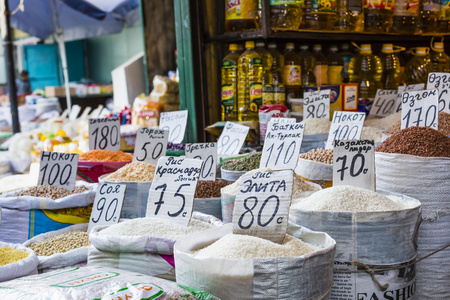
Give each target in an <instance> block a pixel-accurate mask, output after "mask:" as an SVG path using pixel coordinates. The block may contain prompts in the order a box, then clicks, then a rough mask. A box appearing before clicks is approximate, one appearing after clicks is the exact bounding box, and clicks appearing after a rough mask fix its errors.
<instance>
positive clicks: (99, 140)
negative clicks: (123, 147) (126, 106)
mask: <svg viewBox="0 0 450 300" xmlns="http://www.w3.org/2000/svg"><path fill="white" fill-rule="evenodd" d="M97 149H100V150H109V151H114V152H117V151H119V149H120V120H119V117H115V118H98V119H89V150H97Z"/></svg>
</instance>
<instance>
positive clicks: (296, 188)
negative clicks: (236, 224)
mask: <svg viewBox="0 0 450 300" xmlns="http://www.w3.org/2000/svg"><path fill="white" fill-rule="evenodd" d="M266 171H271V169H268V168H260V169H255V170H251V171H249V172H247V173H255V172H266ZM247 173H245V174H247ZM241 178H242V177H240V178H239V179H238V180H236V181H235V182H233V183H232V184H230V185H227V186H225V187H223V188H222V189H221V190H220V198H221V202H222V220H223V222H224V223H231V221H232V219H233V210H234V201H235V200H236V195H237V193H238V191H239V185H240V184H241ZM320 189H321V187H320V185H318V184H315V183H312V182H307V181H305V180H303V179H301V178H300V177H298V176H294V184H293V186H292V204H294V203H296V201H297V200H298V199H300V198H302V197H307V196H309V195H311V194H312V193H314V192H316V191H318V190H320Z"/></svg>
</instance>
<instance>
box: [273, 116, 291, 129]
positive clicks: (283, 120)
mask: <svg viewBox="0 0 450 300" xmlns="http://www.w3.org/2000/svg"><path fill="white" fill-rule="evenodd" d="M273 123H280V124H293V123H297V119H296V118H270V120H269V122H268V123H267V128H270V126H272V124H273Z"/></svg>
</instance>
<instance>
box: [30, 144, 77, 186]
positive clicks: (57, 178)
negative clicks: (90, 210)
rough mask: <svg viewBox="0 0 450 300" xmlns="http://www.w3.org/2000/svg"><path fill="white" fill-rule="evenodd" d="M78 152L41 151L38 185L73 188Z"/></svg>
mask: <svg viewBox="0 0 450 300" xmlns="http://www.w3.org/2000/svg"><path fill="white" fill-rule="evenodd" d="M77 168H78V154H75V153H59V152H50V151H42V152H41V159H40V164H39V177H38V185H54V186H58V187H62V188H65V189H66V190H69V191H71V190H73V188H74V187H75V180H76V177H77Z"/></svg>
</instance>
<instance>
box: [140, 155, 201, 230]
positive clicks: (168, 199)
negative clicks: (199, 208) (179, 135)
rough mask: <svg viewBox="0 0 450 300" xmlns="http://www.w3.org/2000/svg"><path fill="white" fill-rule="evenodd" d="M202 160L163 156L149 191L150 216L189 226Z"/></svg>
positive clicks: (148, 212)
mask: <svg viewBox="0 0 450 300" xmlns="http://www.w3.org/2000/svg"><path fill="white" fill-rule="evenodd" d="M202 163H203V162H202V161H201V160H199V159H191V158H183V157H167V156H163V157H161V158H160V159H159V160H158V164H157V165H156V170H155V177H154V178H153V182H152V186H151V187H150V192H149V194H148V202H147V213H146V217H147V218H159V219H166V220H169V221H172V222H175V223H178V224H180V225H183V226H187V225H188V223H189V220H190V219H191V215H192V208H193V204H194V193H195V189H196V187H197V181H198V177H199V175H200V172H201V169H202Z"/></svg>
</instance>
